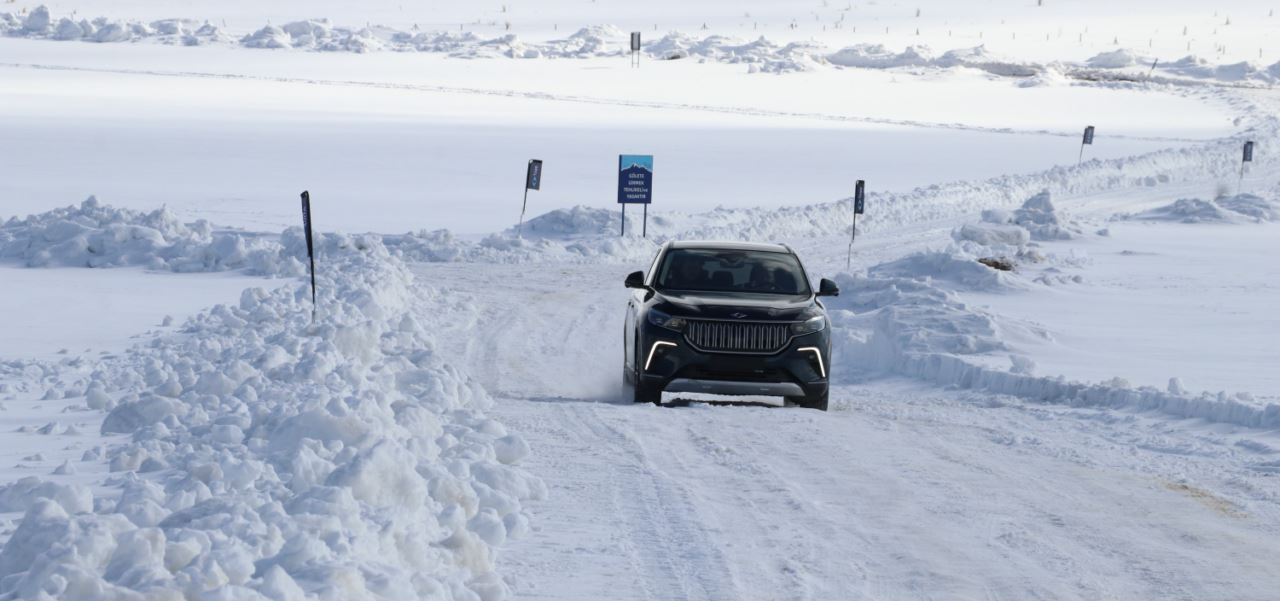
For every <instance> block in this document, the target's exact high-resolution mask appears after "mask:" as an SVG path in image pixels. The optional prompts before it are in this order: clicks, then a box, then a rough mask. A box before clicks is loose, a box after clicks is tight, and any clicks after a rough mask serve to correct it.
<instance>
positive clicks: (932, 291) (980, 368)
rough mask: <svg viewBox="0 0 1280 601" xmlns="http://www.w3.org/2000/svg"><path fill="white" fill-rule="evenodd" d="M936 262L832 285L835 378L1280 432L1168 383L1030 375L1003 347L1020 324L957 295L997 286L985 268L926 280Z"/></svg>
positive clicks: (1247, 408)
mask: <svg viewBox="0 0 1280 601" xmlns="http://www.w3.org/2000/svg"><path fill="white" fill-rule="evenodd" d="M940 255H941V256H945V255H947V253H933V254H924V255H917V256H911V257H907V258H905V259H902V260H899V261H894V262H891V263H888V264H884V265H878V266H875V267H872V268H871V269H870V270H869V272H868V274H867V275H850V274H840V275H839V276H837V277H836V282H837V284H838V285H839V286H840V289H841V291H842V294H841V295H840V296H839V297H837V298H834V299H830V300H829V301H827V306H828V309H829V311H830V315H831V319H832V325H833V328H832V347H833V348H832V355H833V361H835V362H837V363H838V367H837V368H833V371H834V372H835V373H842V374H851V375H846V376H845V377H850V378H853V379H856V378H858V377H866V376H867V375H869V374H874V373H893V374H899V375H904V376H908V377H912V378H918V379H921V380H925V381H928V382H932V383H935V384H938V385H942V386H955V387H959V388H966V389H975V390H983V391H987V392H993V393H997V394H1008V395H1013V396H1017V397H1021V398H1024V399H1028V400H1033V401H1038V402H1049V403H1062V404H1069V405H1075V406H1088V407H1111V408H1120V409H1132V410H1140V411H1160V412H1164V413H1167V414H1170V415H1173V416H1176V417H1182V418H1199V419H1204V420H1208V421H1213V422H1223V423H1231V424H1237V425H1241V426H1248V427H1254V428H1275V427H1280V405H1275V404H1263V403H1259V402H1256V401H1255V400H1253V399H1252V397H1250V396H1249V395H1247V394H1242V395H1236V396H1228V395H1227V394H1225V393H1219V394H1216V395H1214V394H1209V393H1204V394H1199V395H1194V394H1190V393H1188V392H1187V391H1185V390H1183V389H1182V388H1181V387H1180V386H1175V385H1171V386H1170V388H1169V389H1168V390H1158V389H1154V388H1150V387H1139V388H1134V387H1132V386H1130V385H1129V384H1127V383H1125V382H1123V381H1119V380H1116V381H1111V382H1103V383H1096V384H1088V383H1081V382H1072V381H1067V380H1066V379H1064V378H1061V377H1057V378H1055V377H1045V376H1035V375H1033V374H1032V372H1033V371H1034V369H1035V366H1034V363H1032V362H1031V361H1030V360H1029V359H1028V358H1027V357H1025V356H1023V355H1021V354H1020V353H1018V349H1017V348H1015V347H1014V346H1012V345H1011V344H1010V342H1009V340H1010V339H1011V337H1010V336H1009V333H1010V332H1011V330H1013V329H1015V328H1017V327H1019V326H1017V325H1016V324H1012V323H1004V322H1001V321H1000V320H999V319H998V318H997V317H996V316H994V315H992V314H990V313H988V312H986V311H983V310H981V309H977V308H974V307H971V306H969V305H967V304H966V303H965V302H964V301H963V299H962V298H961V297H960V296H959V294H957V292H956V290H963V289H975V288H976V289H981V290H990V289H991V288H992V287H994V286H997V285H998V284H999V283H1000V280H999V279H998V278H996V277H995V275H993V276H991V277H985V278H983V277H976V276H975V275H974V273H973V272H975V271H976V270H977V268H979V267H980V268H982V269H986V267H983V266H981V265H978V266H977V267H968V266H967V265H968V264H967V263H966V267H965V268H964V269H959V270H957V271H958V275H952V276H949V277H944V278H937V277H934V276H935V275H937V272H936V271H935V270H932V269H928V267H930V266H932V265H936V264H938V263H939V262H940V261H944V260H943V259H939V258H938V257H939V256H940ZM947 261H949V260H947ZM947 264H948V265H950V263H949V262H948V263H947ZM974 265H976V264H974ZM990 271H991V274H996V275H1002V274H998V272H996V271H994V270H990ZM1024 334H1025V333H1024ZM998 354H1005V355H1008V357H1009V358H1010V361H1011V368H1010V369H1009V370H1008V371H1005V370H1000V369H996V368H993V367H990V366H989V364H990V358H992V357H993V356H996V355H998ZM984 359H985V360H984Z"/></svg>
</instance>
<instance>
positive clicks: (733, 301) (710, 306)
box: [661, 292, 817, 321]
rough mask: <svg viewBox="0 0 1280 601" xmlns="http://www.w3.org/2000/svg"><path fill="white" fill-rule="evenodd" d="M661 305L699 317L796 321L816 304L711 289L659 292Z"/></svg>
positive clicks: (801, 297)
mask: <svg viewBox="0 0 1280 601" xmlns="http://www.w3.org/2000/svg"><path fill="white" fill-rule="evenodd" d="M661 296H662V300H663V301H664V302H663V303H661V304H662V305H666V306H667V307H666V308H664V309H663V310H669V311H668V312H670V313H671V314H672V315H679V316H681V317H692V318H703V319H743V320H779V321H797V320H800V319H803V318H807V317H810V316H812V315H813V314H814V308H815V307H817V305H816V303H814V300H813V297H812V296H809V295H807V294H802V295H794V296H789V295H781V294H739V293H733V294H720V293H715V292H663V293H661Z"/></svg>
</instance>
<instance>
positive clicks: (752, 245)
mask: <svg viewBox="0 0 1280 601" xmlns="http://www.w3.org/2000/svg"><path fill="white" fill-rule="evenodd" d="M671 248H696V249H706V250H754V251H761V252H774V253H788V254H790V253H791V249H790V248H787V247H786V246H783V245H781V244H764V243H760V242H731V241H723V242H718V241H709V240H681V241H676V242H672V243H671Z"/></svg>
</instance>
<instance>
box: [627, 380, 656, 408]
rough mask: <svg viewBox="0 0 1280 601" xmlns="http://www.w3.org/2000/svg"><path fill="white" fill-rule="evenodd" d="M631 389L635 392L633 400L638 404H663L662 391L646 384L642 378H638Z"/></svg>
mask: <svg viewBox="0 0 1280 601" xmlns="http://www.w3.org/2000/svg"><path fill="white" fill-rule="evenodd" d="M631 389H632V390H633V391H634V397H633V400H634V401H635V402H637V403H650V404H653V405H661V404H662V391H661V390H656V389H655V388H654V387H653V386H651V385H648V384H645V383H644V381H643V380H641V379H640V378H636V383H635V385H634V386H632V387H631Z"/></svg>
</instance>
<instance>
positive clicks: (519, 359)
mask: <svg viewBox="0 0 1280 601" xmlns="http://www.w3.org/2000/svg"><path fill="white" fill-rule="evenodd" d="M625 271H626V268H625V266H607V267H601V266H579V267H568V266H556V267H548V268H545V269H544V268H540V267H535V266H519V267H500V268H495V270H492V271H486V272H484V273H483V274H480V273H476V272H474V271H473V270H470V269H467V268H466V267H464V266H452V265H429V266H419V267H418V275H419V276H420V277H421V278H423V279H424V280H425V281H429V282H434V284H435V285H437V286H445V287H448V288H450V289H452V290H454V291H455V292H456V293H458V294H460V295H465V296H467V297H469V298H470V299H471V300H474V301H475V302H476V306H477V307H478V311H479V313H478V316H475V317H474V319H472V320H466V319H460V320H459V321H458V322H457V324H458V326H459V330H458V331H457V332H454V333H451V334H450V336H449V337H450V338H451V339H454V340H457V341H459V344H466V343H465V342H464V341H467V340H469V341H472V344H471V345H470V346H469V348H468V349H467V354H468V361H467V362H468V363H469V364H470V367H471V370H472V371H473V373H475V374H477V375H478V376H479V377H480V378H481V379H482V380H483V381H484V384H485V385H486V386H487V387H489V388H490V390H491V391H492V392H493V393H494V394H495V396H497V397H498V398H499V400H498V403H497V404H496V406H495V408H494V410H493V414H494V415H496V416H497V417H498V418H499V419H501V420H502V421H503V422H504V423H506V424H507V425H508V426H510V427H511V428H513V429H514V430H517V431H519V432H521V433H522V434H523V435H524V436H525V437H526V438H527V439H528V440H529V443H530V445H531V446H532V448H533V449H534V452H533V453H532V454H531V455H530V457H529V459H528V460H527V463H526V464H525V466H526V467H527V468H528V469H530V470H531V471H533V472H534V473H537V474H538V475H540V476H541V477H542V478H543V479H544V480H545V481H546V482H547V484H548V487H549V489H550V495H549V498H548V500H546V501H544V502H541V503H540V504H536V505H534V506H533V508H532V512H533V517H534V519H533V523H534V533H533V534H532V535H531V536H530V537H528V538H527V539H525V540H522V541H517V542H515V543H512V544H511V545H510V546H509V547H508V548H507V549H505V550H504V551H503V555H502V556H501V559H500V565H501V566H502V569H503V570H504V573H506V574H507V575H508V576H509V578H510V580H511V582H512V584H513V587H514V589H515V591H516V592H517V594H518V596H519V597H520V598H530V599H566V598H575V599H576V598H612V599H672V598H688V599H726V598H736V599H835V598H869V599H870V598H874V599H937V598H947V599H1107V598H1114V599H1157V598H1159V599H1264V598H1266V596H1265V595H1263V594H1260V593H1258V591H1265V590H1274V587H1275V586H1276V585H1280V576H1277V575H1276V574H1275V572H1274V570H1271V569H1270V567H1269V566H1270V563H1271V560H1270V558H1273V557H1276V556H1278V555H1280V537H1277V534H1280V531H1277V529H1276V528H1275V524H1276V523H1277V521H1280V486H1278V485H1277V483H1276V482H1275V478H1272V477H1268V469H1269V468H1268V467H1267V464H1266V463H1265V462H1263V461H1261V460H1260V459H1259V457H1261V456H1263V455H1264V454H1265V453H1264V452H1263V451H1267V450H1271V449H1274V448H1275V447H1276V445H1277V444H1278V443H1277V440H1276V437H1275V436H1274V434H1270V433H1266V432H1257V431H1250V430H1248V429H1244V428H1233V427H1227V426H1205V425H1201V424H1198V423H1195V422H1191V421H1172V420H1168V419H1164V418H1160V417H1153V416H1149V415H1144V414H1137V413H1128V412H1117V411H1109V410H1093V409H1073V408H1067V407H1058V406H1050V405H1040V404H1036V403H1025V402H1022V401H1018V400H1016V399H1011V398H1007V397H1000V396H992V395H985V394H977V393H961V392H953V391H945V390H939V389H937V388H933V387H928V386H925V385H923V384H918V383H915V382H908V381H903V380H899V379H894V378H890V379H881V380H873V381H870V382H865V383H861V384H858V385H847V386H841V387H838V388H837V389H836V390H835V392H834V393H833V406H834V410H833V411H832V412H831V413H829V414H819V413H814V412H808V411H802V410H794V409H775V408H768V407H759V406H712V405H705V404H697V403H695V404H693V405H690V406H688V407H683V408H655V407H649V406H632V405H629V404H623V403H618V402H616V400H615V398H614V397H615V395H614V394H613V393H612V391H611V388H610V387H611V386H613V385H615V384H613V383H614V382H615V372H617V371H618V370H617V369H616V368H617V365H618V364H619V356H618V355H619V353H618V352H617V349H616V348H615V347H616V346H617V340H618V339H617V338H616V336H617V335H618V330H619V329H620V322H619V315H620V310H619V308H620V307H621V304H620V303H621V298H622V297H623V295H624V290H623V289H622V287H621V285H620V284H617V283H618V282H620V281H621V276H622V274H623V273H624V272H625ZM615 284H617V285H615ZM570 290H577V291H583V292H570ZM455 336H456V338H455ZM515 391H521V392H520V393H519V394H517V393H516V392H515ZM1251 449H1256V450H1258V451H1256V452H1254V451H1251ZM1210 491H1212V492H1210ZM1259 578H1265V579H1267V580H1268V581H1267V582H1260V581H1259V580H1258V579H1259Z"/></svg>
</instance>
